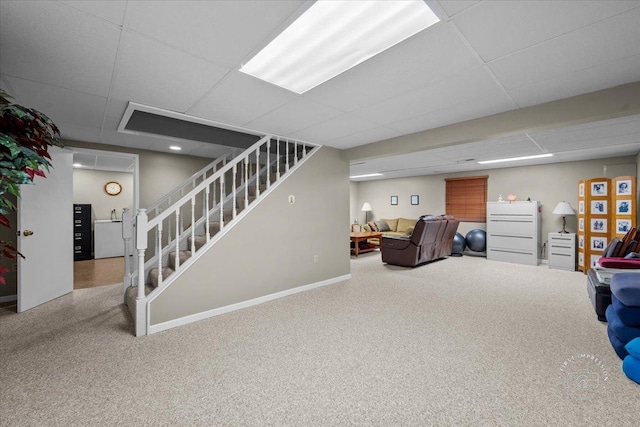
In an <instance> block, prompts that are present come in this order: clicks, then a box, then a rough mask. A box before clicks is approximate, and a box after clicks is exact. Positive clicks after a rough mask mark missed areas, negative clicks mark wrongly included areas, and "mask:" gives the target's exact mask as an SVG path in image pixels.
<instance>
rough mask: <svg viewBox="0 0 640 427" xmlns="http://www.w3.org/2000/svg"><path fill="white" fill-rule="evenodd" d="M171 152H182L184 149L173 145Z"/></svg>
mask: <svg viewBox="0 0 640 427" xmlns="http://www.w3.org/2000/svg"><path fill="white" fill-rule="evenodd" d="M169 150H173V151H180V150H182V147H178V146H177V145H172V146H170V147H169Z"/></svg>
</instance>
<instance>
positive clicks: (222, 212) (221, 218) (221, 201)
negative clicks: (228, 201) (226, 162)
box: [220, 174, 224, 231]
mask: <svg viewBox="0 0 640 427" xmlns="http://www.w3.org/2000/svg"><path fill="white" fill-rule="evenodd" d="M223 228H224V174H222V175H220V231H222V229H223Z"/></svg>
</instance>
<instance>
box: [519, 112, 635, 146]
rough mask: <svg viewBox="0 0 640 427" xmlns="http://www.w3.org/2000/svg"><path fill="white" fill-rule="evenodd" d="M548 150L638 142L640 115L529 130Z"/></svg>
mask: <svg viewBox="0 0 640 427" xmlns="http://www.w3.org/2000/svg"><path fill="white" fill-rule="evenodd" d="M531 137H532V138H533V139H534V140H535V141H536V142H537V143H538V144H540V145H541V146H542V147H544V148H545V149H546V150H548V151H550V152H554V153H555V152H565V151H571V150H581V149H588V148H597V147H612V146H616V145H628V144H631V143H637V142H640V115H634V116H628V117H621V118H616V119H611V120H603V121H599V122H595V123H585V124H581V125H575V126H569V127H565V128H561V129H552V130H548V131H540V132H533V133H531Z"/></svg>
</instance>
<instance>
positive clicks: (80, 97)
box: [6, 76, 107, 129]
mask: <svg viewBox="0 0 640 427" xmlns="http://www.w3.org/2000/svg"><path fill="white" fill-rule="evenodd" d="M6 80H7V81H9V82H10V84H11V87H12V88H13V89H14V90H15V93H13V94H12V95H13V97H14V98H15V102H16V103H17V104H20V105H24V106H26V107H30V108H35V109H36V110H38V111H40V112H42V113H44V114H46V115H47V116H49V118H50V119H51V120H53V122H54V123H56V122H64V123H70V124H75V125H79V126H84V127H94V128H97V129H100V127H101V126H102V117H103V116H104V111H105V108H106V105H107V98H105V97H102V96H97V95H89V94H87V93H82V92H76V91H73V90H68V89H62V88H59V87H55V86H49V85H45V84H40V83H35V82H30V81H28V80H23V79H18V78H15V77H9V76H7V77H6Z"/></svg>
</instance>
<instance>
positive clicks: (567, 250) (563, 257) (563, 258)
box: [548, 233, 576, 271]
mask: <svg viewBox="0 0 640 427" xmlns="http://www.w3.org/2000/svg"><path fill="white" fill-rule="evenodd" d="M548 248H549V251H548V253H549V268H555V269H558V270H569V271H575V270H576V233H549V243H548Z"/></svg>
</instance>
